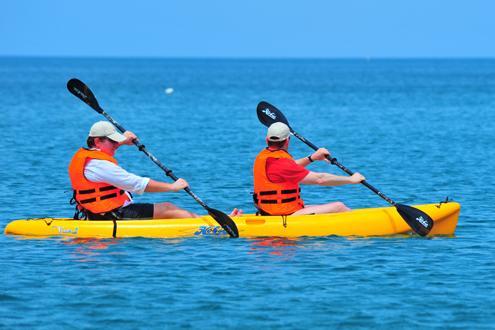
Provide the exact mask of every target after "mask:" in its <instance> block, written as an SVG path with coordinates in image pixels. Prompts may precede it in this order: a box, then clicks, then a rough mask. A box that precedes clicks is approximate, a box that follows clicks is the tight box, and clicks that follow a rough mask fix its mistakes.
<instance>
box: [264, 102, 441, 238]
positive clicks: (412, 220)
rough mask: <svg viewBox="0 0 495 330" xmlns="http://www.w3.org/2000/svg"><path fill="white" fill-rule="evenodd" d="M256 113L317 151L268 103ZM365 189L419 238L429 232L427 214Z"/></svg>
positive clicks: (346, 170)
mask: <svg viewBox="0 0 495 330" xmlns="http://www.w3.org/2000/svg"><path fill="white" fill-rule="evenodd" d="M256 113H257V114H258V119H259V120H260V122H261V123H262V124H263V125H265V126H266V127H268V126H270V125H271V124H273V123H275V122H282V123H284V124H286V125H287V126H289V129H290V132H291V133H292V135H294V136H295V137H297V138H298V139H299V140H301V141H302V142H304V143H306V144H307V145H308V146H309V147H311V148H312V149H313V150H318V147H317V146H315V145H314V144H313V143H311V142H310V141H308V140H306V139H305V138H304V137H303V136H301V135H299V134H298V133H297V132H295V131H294V130H293V129H292V127H290V125H289V121H288V120H287V118H285V116H284V114H283V113H282V112H281V111H280V110H278V109H277V108H276V107H274V106H273V105H271V104H270V103H268V102H265V101H261V102H260V103H259V104H258V107H257V108H256ZM327 159H328V160H329V161H330V163H331V164H332V165H336V166H337V167H338V168H340V169H341V170H342V171H344V172H346V173H347V174H349V175H353V174H354V172H352V171H351V170H349V169H348V168H346V167H345V166H344V165H342V164H340V163H339V162H338V161H337V159H336V158H333V157H330V156H327ZM361 183H362V184H363V185H364V186H365V187H367V188H369V189H370V190H371V191H373V192H374V193H375V194H377V195H378V196H380V197H381V198H383V199H384V200H386V201H387V202H388V203H390V204H391V205H393V206H395V208H396V209H397V212H398V213H399V214H400V215H401V217H402V218H403V219H404V221H405V222H406V223H407V224H408V225H409V227H411V229H412V230H413V231H414V232H415V233H417V234H418V235H421V236H426V235H428V233H429V232H430V230H431V229H432V228H433V220H432V219H431V218H430V216H429V215H428V214H426V213H425V212H423V211H421V210H418V209H417V208H414V207H412V206H408V205H404V204H397V203H396V202H394V201H393V200H392V199H390V198H389V197H387V196H385V194H383V193H382V192H381V191H379V190H378V189H376V188H375V187H373V186H372V185H370V184H369V183H368V182H366V181H362V182H361Z"/></svg>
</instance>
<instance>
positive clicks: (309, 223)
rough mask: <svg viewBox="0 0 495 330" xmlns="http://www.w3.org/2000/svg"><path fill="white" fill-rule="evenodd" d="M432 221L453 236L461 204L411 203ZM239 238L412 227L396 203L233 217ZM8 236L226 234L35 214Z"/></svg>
mask: <svg viewBox="0 0 495 330" xmlns="http://www.w3.org/2000/svg"><path fill="white" fill-rule="evenodd" d="M414 207H416V208H418V209H420V210H422V211H424V212H426V213H427V214H428V215H429V216H430V217H431V218H432V219H433V221H434V222H435V224H434V226H433V229H432V230H431V232H430V233H429V234H428V236H434V235H453V234H454V232H455V229H456V226H457V222H458V218H459V213H460V204H458V203H455V202H448V203H441V204H425V205H415V206H414ZM232 219H233V220H234V221H235V223H236V225H237V227H238V229H239V237H270V236H275V237H301V236H330V235H336V236H389V235H398V234H408V233H410V232H411V229H410V228H409V226H408V225H407V224H406V222H405V221H404V220H403V219H402V218H401V216H400V215H399V214H398V213H397V211H396V209H395V208H394V207H382V208H367V209H357V210H353V211H350V212H344V213H331V214H315V215H299V216H256V215H254V214H246V215H242V216H236V217H232ZM5 234H6V235H23V236H28V237H33V236H38V237H51V236H68V237H95V238H112V237H151V238H176V237H192V236H228V235H227V233H226V232H225V231H224V230H223V229H222V228H221V227H220V226H219V225H218V223H216V221H215V220H214V219H213V218H211V217H210V216H208V215H207V216H202V217H199V218H187V219H153V220H117V221H106V220H105V221H88V220H73V219H56V218H39V219H26V220H15V221H12V222H10V223H9V224H8V225H7V226H6V227H5Z"/></svg>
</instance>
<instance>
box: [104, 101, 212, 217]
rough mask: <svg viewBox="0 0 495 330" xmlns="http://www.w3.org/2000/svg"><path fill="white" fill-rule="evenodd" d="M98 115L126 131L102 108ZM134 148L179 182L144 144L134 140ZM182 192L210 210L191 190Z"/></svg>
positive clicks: (186, 189)
mask: <svg viewBox="0 0 495 330" xmlns="http://www.w3.org/2000/svg"><path fill="white" fill-rule="evenodd" d="M97 111H98V112H99V113H101V114H102V115H103V116H105V118H106V119H108V121H109V122H111V123H112V124H113V125H114V126H115V127H117V129H118V130H119V131H121V132H122V133H124V132H125V131H126V129H125V128H124V127H122V125H120V124H119V123H117V122H116V121H115V120H114V119H113V118H112V117H111V116H110V115H109V114H108V113H106V112H105V110H103V109H102V108H100V107H99V108H98V110H97ZM132 142H133V143H134V144H135V145H136V147H137V148H138V149H139V150H140V151H142V152H144V154H145V155H146V156H148V158H149V159H151V160H152V161H153V163H155V164H156V165H158V166H159V167H160V168H161V169H162V170H163V171H164V172H165V174H166V175H167V176H168V177H169V178H171V179H172V180H174V181H177V180H179V178H178V177H176V176H175V174H174V173H173V172H172V170H171V169H169V168H167V167H166V166H165V165H163V164H162V162H160V161H159V160H158V159H157V158H156V157H155V156H153V154H151V153H150V152H149V151H148V150H147V149H146V148H145V146H144V144H142V143H141V142H139V140H138V139H134V140H133V141H132ZM184 190H185V191H186V192H187V193H188V194H189V195H190V196H191V197H192V198H194V199H195V200H196V202H198V203H199V204H200V205H201V206H202V207H204V208H205V209H206V210H207V211H209V210H210V208H209V207H208V206H207V205H206V204H205V203H204V202H203V201H202V200H201V199H200V198H199V197H198V196H197V195H196V194H195V193H193V192H192V191H191V189H190V188H189V187H186V188H184Z"/></svg>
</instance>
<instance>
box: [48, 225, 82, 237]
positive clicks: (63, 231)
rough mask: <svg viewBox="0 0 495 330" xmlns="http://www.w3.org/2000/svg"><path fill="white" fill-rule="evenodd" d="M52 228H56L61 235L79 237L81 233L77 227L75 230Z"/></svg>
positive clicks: (60, 227)
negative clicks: (78, 233) (78, 234)
mask: <svg viewBox="0 0 495 330" xmlns="http://www.w3.org/2000/svg"><path fill="white" fill-rule="evenodd" d="M52 228H55V229H56V230H57V231H58V233H59V234H72V235H77V232H78V231H79V228H78V227H76V228H74V229H70V228H64V227H62V226H53V227H52Z"/></svg>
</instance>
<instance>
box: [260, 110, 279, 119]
mask: <svg viewBox="0 0 495 330" xmlns="http://www.w3.org/2000/svg"><path fill="white" fill-rule="evenodd" d="M261 112H263V113H264V114H265V115H267V116H268V117H270V118H271V119H273V120H275V119H277V116H276V115H275V113H273V112H271V111H270V109H268V108H266V109H265V110H261Z"/></svg>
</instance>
